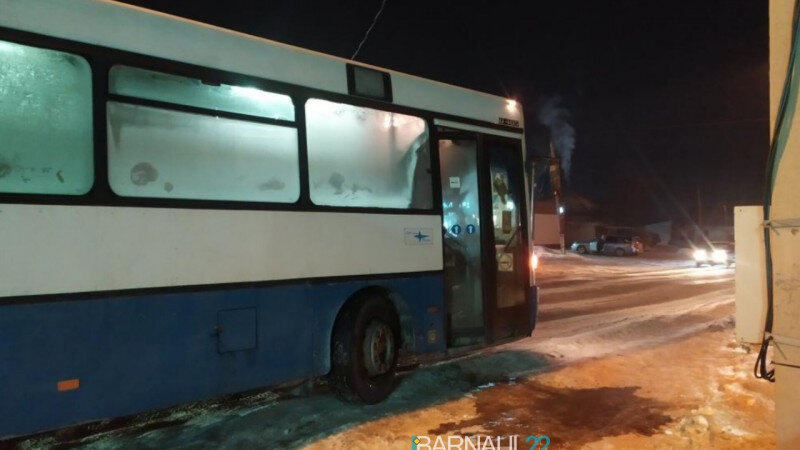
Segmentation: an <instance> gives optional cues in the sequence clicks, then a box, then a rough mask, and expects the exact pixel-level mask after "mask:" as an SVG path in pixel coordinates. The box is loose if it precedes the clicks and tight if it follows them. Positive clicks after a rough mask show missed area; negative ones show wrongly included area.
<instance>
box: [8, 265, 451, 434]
mask: <svg viewBox="0 0 800 450" xmlns="http://www.w3.org/2000/svg"><path fill="white" fill-rule="evenodd" d="M370 286H379V287H381V288H383V289H386V290H388V291H390V292H391V293H392V294H393V296H396V297H397V298H399V299H400V301H402V302H403V304H404V305H405V307H407V308H408V312H409V315H408V317H409V320H410V321H411V323H412V325H413V330H412V331H411V333H410V334H411V335H413V340H414V341H413V342H412V343H406V345H405V347H408V348H409V349H411V350H412V351H413V352H414V353H432V352H443V351H444V350H445V343H444V328H443V324H444V318H443V311H444V305H443V298H442V295H441V292H442V291H443V288H442V279H441V276H440V275H436V274H433V275H430V274H428V275H418V276H409V277H400V278H375V279H368V280H353V281H336V282H320V283H314V282H307V283H294V284H285V285H283V284H281V285H272V286H260V287H241V288H223V289H213V290H209V289H205V290H197V291H195V290H191V291H180V292H143V293H141V294H136V295H132V294H122V295H118V296H114V297H103V298H95V297H88V296H87V298H76V299H70V300H68V301H53V302H43V303H24V304H11V305H4V306H3V307H2V309H3V314H0V330H1V331H0V361H3V364H0V379H1V380H3V383H2V384H0V398H2V399H3V401H2V402H0V417H3V420H0V436H6V437H7V436H11V435H20V434H27V433H32V432H35V431H40V430H47V429H52V428H56V427H61V426H65V425H70V424H76V423H81V422H87V421H92V420H99V419H106V418H112V417H117V416H124V415H129V414H134V413H137V412H142V411H146V410H151V409H157V408H165V407H169V406H173V405H177V404H180V403H186V402H190V401H195V400H198V399H203V398H210V397H214V396H219V395H222V394H228V393H235V392H241V391H245V390H250V389H256V388H260V387H263V386H268V385H275V384H279V383H283V382H287V381H293V380H300V379H302V378H307V377H309V376H320V375H324V374H325V373H327V372H328V370H329V369H330V365H329V359H330V358H329V352H330V337H331V330H332V327H333V323H334V321H335V319H336V315H337V313H338V312H339V310H340V308H341V306H342V305H343V304H344V302H345V301H346V300H347V299H348V298H349V297H350V296H352V295H353V294H354V293H356V292H358V291H359V290H361V289H364V288H367V287H370ZM236 316H239V318H241V319H243V320H237V319H236ZM231 318H233V319H234V320H233V321H232V322H231V321H230V319H231ZM228 324H231V325H232V326H231V327H230V328H226V327H225V326H226V325H228ZM430 336H434V337H435V338H436V339H435V341H433V342H432V341H430V340H429V337H430ZM226 343H228V344H230V343H233V345H234V347H228V348H225V345H226ZM67 380H78V382H77V389H66V390H63V391H59V382H63V381H67ZM73 387H74V386H73Z"/></svg>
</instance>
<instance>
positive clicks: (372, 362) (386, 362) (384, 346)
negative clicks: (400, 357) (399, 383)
mask: <svg viewBox="0 0 800 450" xmlns="http://www.w3.org/2000/svg"><path fill="white" fill-rule="evenodd" d="M393 364H394V333H393V332H392V329H391V327H389V325H386V324H385V323H383V322H381V321H378V320H373V321H372V323H370V324H369V326H368V327H367V330H366V333H364V367H366V369H367V375H369V376H375V375H383V374H385V373H387V372H389V370H390V369H391V368H392V365H393Z"/></svg>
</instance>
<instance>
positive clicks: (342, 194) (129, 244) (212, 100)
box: [0, 0, 537, 438]
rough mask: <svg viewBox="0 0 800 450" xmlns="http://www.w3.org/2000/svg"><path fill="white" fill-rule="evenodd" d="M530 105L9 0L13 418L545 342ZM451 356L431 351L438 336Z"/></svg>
mask: <svg viewBox="0 0 800 450" xmlns="http://www.w3.org/2000/svg"><path fill="white" fill-rule="evenodd" d="M523 138H524V135H523V120H522V113H521V108H520V107H519V105H517V104H516V103H515V102H514V101H512V100H509V99H505V98H502V97H497V96H493V95H488V94H483V93H479V92H475V91H471V90H467V89H462V88H458V87H454V86H450V85H446V84H442V83H438V82H434V81H429V80H425V79H421V78H417V77H414V76H410V75H406V74H403V73H398V72H394V71H390V70H385V69H381V68H376V67H372V66H368V65H364V64H360V63H355V62H353V61H348V60H344V59H340V58H336V57H332V56H327V55H323V54H319V53H315V52H311V51H307V50H303V49H299V48H296V47H291V46H288V45H284V44H279V43H276V42H272V41H268V40H265V39H261V38H256V37H253V36H248V35H245V34H241V33H236V32H232V31H229V30H224V29H220V28H217V27H212V26H208V25H205V24H201V23H197V22H193V21H189V20H185V19H181V18H177V17H172V16H169V15H165V14H161V13H156V12H152V11H148V10H145V9H142V8H137V7H133V6H129V5H124V4H120V3H115V2H112V1H107V0H71V1H68V2H67V1H63V0H24V1H23V0H0V242H2V247H0V438H2V437H9V436H15V435H24V434H29V433H32V432H36V431H40V430H49V429H54V428H58V427H63V426H69V425H72V424H77V423H82V422H88V421H93V420H98V419H106V418H111V417H118V416H124V415H131V414H136V413H138V412H142V411H147V410H153V409H161V408H167V407H170V406H172V405H178V404H181V403H186V402H192V401H195V400H200V399H205V398H211V397H215V396H220V395H223V394H229V393H236V392H242V391H248V390H252V389H257V388H263V387H268V386H274V385H278V384H285V383H289V382H294V381H297V380H306V379H313V378H315V377H328V379H329V380H330V383H331V385H332V386H333V387H334V388H335V389H336V390H338V391H339V392H341V393H342V394H343V395H344V396H345V397H349V398H352V399H356V400H360V401H363V402H367V403H374V402H378V401H380V400H382V399H383V398H385V397H386V396H387V395H388V394H389V393H390V392H391V390H392V388H393V386H394V375H395V371H396V368H397V366H398V364H402V363H404V361H412V360H413V359H414V358H418V357H419V356H420V355H429V356H433V357H435V356H442V355H446V354H448V352H453V351H457V350H458V349H460V351H466V350H465V349H470V348H474V347H475V346H481V345H488V344H491V343H497V342H503V341H507V340H510V339H514V338H519V337H525V336H529V335H530V333H531V331H532V329H533V327H534V324H535V319H536V306H537V294H536V289H535V286H534V285H533V270H534V267H532V266H533V262H532V258H533V257H532V253H531V249H532V246H531V242H530V235H531V230H530V219H529V217H530V216H529V215H528V212H529V210H530V208H529V206H530V205H529V200H528V198H527V195H526V192H527V189H526V182H525V174H524V169H523V168H524V140H523ZM426 357H427V356H426Z"/></svg>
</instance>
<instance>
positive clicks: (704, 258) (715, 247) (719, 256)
mask: <svg viewBox="0 0 800 450" xmlns="http://www.w3.org/2000/svg"><path fill="white" fill-rule="evenodd" d="M693 256H694V263H695V265H696V266H697V267H700V266H702V265H703V264H707V265H709V266H713V265H715V264H722V265H724V266H727V267H730V266H732V265H733V264H734V263H735V262H736V253H735V247H734V245H733V242H709V243H708V244H706V245H704V246H702V247H696V248H695V249H694V254H693Z"/></svg>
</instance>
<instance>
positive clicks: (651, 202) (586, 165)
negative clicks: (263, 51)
mask: <svg viewBox="0 0 800 450" xmlns="http://www.w3.org/2000/svg"><path fill="white" fill-rule="evenodd" d="M128 3H132V4H136V5H140V6H144V7H148V8H152V9H156V10H160V11H164V12H167V13H172V14H176V15H179V16H183V17H188V18H191V19H196V20H200V21H202V22H207V23H212V24H215V25H219V26H222V27H225V28H230V29H234V30H238V31H243V32H246V33H250V34H254V35H258V36H263V37H266V38H269V39H274V40H277V41H281V42H285V43H288V44H293V45H298V46H301V47H305V48H309V49H313V50H317V51H321V52H324V53H328V54H332V55H337V56H342V57H350V56H351V55H352V53H353V51H354V50H355V49H356V47H357V45H358V43H359V41H360V40H361V38H362V36H363V34H364V32H365V31H366V29H367V28H368V27H369V24H370V23H371V21H372V19H373V16H374V15H375V12H376V11H377V10H378V8H379V7H380V4H381V1H380V0H363V1H354V0H338V1H335V2H333V1H329V2H308V1H301V0H295V1H291V0H288V1H269V0H252V1H246V0H239V1H231V0H229V1H225V2H222V1H200V0H194V1H181V0H173V1H164V0H130V1H128ZM767 35H768V22H767V2H765V1H759V0H704V1H697V0H692V1H676V0H673V1H668V2H665V1H648V0H616V1H612V0H605V1H603V0H583V1H574V0H559V1H555V0H553V1H547V2H545V1H531V0H529V1H519V2H514V1H506V2H488V1H486V2H480V3H479V2H470V3H467V2H463V1H456V0H444V1H434V0H427V1H417V0H402V1H401V0H387V4H386V8H385V10H384V11H383V14H382V15H381V17H380V18H379V19H378V23H377V25H376V26H375V28H374V30H373V31H372V33H371V35H370V37H369V40H368V41H367V42H366V44H365V45H364V47H363V48H362V50H361V52H360V53H359V55H358V58H357V59H358V60H360V61H363V62H367V63H370V64H375V65H378V66H383V67H387V68H391V69H395V70H400V71H403V72H408V73H412V74H415V75H419V76H422V77H426V78H432V79H436V80H439V81H444V82H447V83H452V84H457V85H461V86H465V87H469V88H473V89H477V90H481V91H485V92H489V93H493V94H498V95H503V96H512V97H515V98H518V99H519V100H520V101H521V102H522V103H523V104H524V105H525V113H526V120H527V122H528V123H529V124H530V123H532V122H533V121H534V120H535V118H536V116H537V108H538V107H539V105H540V104H542V102H543V101H544V100H546V99H547V98H551V97H553V96H558V97H560V98H561V99H562V105H563V106H564V107H565V108H567V110H568V111H569V114H570V123H571V125H573V126H574V128H575V130H576V136H575V137H576V145H575V149H574V153H573V164H572V170H571V173H570V174H569V178H570V183H569V185H568V188H567V191H568V192H574V193H577V194H580V195H582V196H585V197H589V198H592V199H597V200H600V201H604V202H607V203H608V204H610V205H612V207H613V208H614V209H615V211H616V212H617V213H619V214H621V215H622V216H626V217H625V218H627V219H628V220H630V221H648V220H658V219H662V218H679V217H680V215H681V212H680V211H681V209H684V210H685V211H687V212H688V213H689V214H691V215H692V216H694V214H695V210H696V204H697V193H698V190H699V192H700V198H701V201H702V203H703V209H704V210H705V211H706V214H705V216H706V217H707V218H709V217H713V215H714V214H715V213H717V214H718V213H721V212H722V211H723V206H722V205H726V207H727V208H728V209H727V211H728V213H730V206H731V205H734V204H752V203H757V202H758V201H759V198H760V195H761V182H762V177H763V172H764V165H765V160H766V153H767V149H768V144H769V143H768V140H769V130H768V127H769V121H768V119H769V100H768V47H767Z"/></svg>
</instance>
